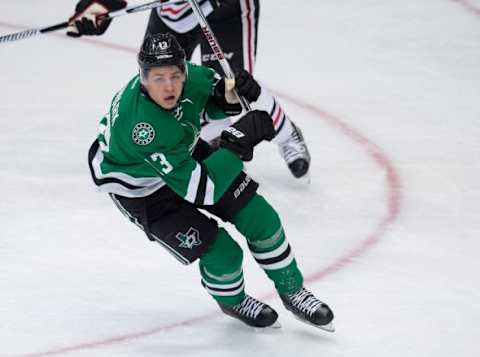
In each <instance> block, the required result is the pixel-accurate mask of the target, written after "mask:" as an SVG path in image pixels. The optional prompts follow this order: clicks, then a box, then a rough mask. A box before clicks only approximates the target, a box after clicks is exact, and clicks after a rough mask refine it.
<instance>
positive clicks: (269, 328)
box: [251, 320, 282, 332]
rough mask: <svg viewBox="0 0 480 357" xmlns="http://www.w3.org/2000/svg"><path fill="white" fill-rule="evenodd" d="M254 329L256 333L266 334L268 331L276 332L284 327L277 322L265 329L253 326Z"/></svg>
mask: <svg viewBox="0 0 480 357" xmlns="http://www.w3.org/2000/svg"><path fill="white" fill-rule="evenodd" d="M251 327H252V328H253V330H254V331H255V332H266V331H272V332H273V331H275V330H278V329H280V328H281V327H282V325H281V324H280V322H278V320H277V321H275V322H274V323H273V324H271V325H270V326H265V327H255V326H251Z"/></svg>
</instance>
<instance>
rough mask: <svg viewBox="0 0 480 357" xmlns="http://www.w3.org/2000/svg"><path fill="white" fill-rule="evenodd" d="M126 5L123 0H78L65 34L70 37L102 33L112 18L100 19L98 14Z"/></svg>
mask: <svg viewBox="0 0 480 357" xmlns="http://www.w3.org/2000/svg"><path fill="white" fill-rule="evenodd" d="M126 6H127V3H126V1H124V0H80V1H79V2H78V3H77V6H76V7H75V15H73V16H72V17H71V18H70V19H69V20H68V22H69V23H70V27H69V29H68V31H67V35H68V36H71V37H80V36H82V35H90V36H91V35H97V36H98V35H102V34H103V33H104V32H105V31H106V30H107V28H108V26H109V25H110V23H111V22H112V19H101V18H98V16H99V15H104V14H106V13H107V12H110V11H116V10H120V9H123V8H124V7H126Z"/></svg>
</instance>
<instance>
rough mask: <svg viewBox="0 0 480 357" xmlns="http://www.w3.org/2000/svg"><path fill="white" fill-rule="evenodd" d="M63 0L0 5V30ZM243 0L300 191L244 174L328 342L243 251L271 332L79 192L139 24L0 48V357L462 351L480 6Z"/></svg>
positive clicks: (261, 169)
mask: <svg viewBox="0 0 480 357" xmlns="http://www.w3.org/2000/svg"><path fill="white" fill-rule="evenodd" d="M74 3H75V1H65V0H63V1H60V0H44V1H38V0H22V1H6V0H1V1H0V34H7V33H11V32H16V31H19V30H22V29H25V28H31V27H36V26H46V25H51V24H55V23H57V22H61V21H64V20H65V19H66V17H68V16H69V15H70V13H71V11H72V8H73V6H74ZM261 3H262V16H261V24H260V33H259V40H258V41H259V50H258V59H257V66H256V76H257V77H258V78H259V79H260V80H261V81H262V82H263V83H264V84H265V85H266V86H267V87H268V88H270V89H271V90H273V91H276V92H277V93H278V94H279V99H280V101H281V102H282V104H283V106H284V108H285V110H286V111H287V112H288V114H289V115H290V117H291V118H292V120H293V121H295V122H296V123H298V124H299V125H300V127H301V128H302V129H303V132H304V134H305V137H306V140H307V142H308V144H309V147H310V151H311V153H312V156H313V161H312V168H311V183H310V185H306V184H304V183H300V182H297V181H295V180H294V179H293V178H292V177H291V175H290V173H289V172H288V170H287V168H286V166H285V164H284V162H283V161H282V159H281V158H280V157H279V155H278V154H277V152H276V148H275V147H273V146H272V145H269V144H262V145H261V146H260V147H259V148H258V149H257V150H256V157H255V159H254V161H253V163H251V164H249V165H248V171H249V172H250V173H251V174H252V175H253V177H254V178H256V179H257V180H258V181H259V182H260V184H261V189H260V190H261V193H262V194H264V195H265V196H266V197H267V199H268V200H269V201H270V202H271V203H272V205H274V207H276V208H277V210H278V211H279V213H280V215H281V217H282V220H283V224H284V226H285V230H286V232H287V237H288V238H289V240H290V243H291V245H292V247H293V249H294V252H295V255H296V257H297V259H298V262H299V265H300V267H301V268H302V270H303V272H304V274H305V277H306V280H307V286H308V287H309V288H310V289H311V290H313V291H314V292H315V293H316V294H317V295H318V296H319V297H320V298H322V299H323V300H325V301H326V302H328V303H329V304H330V306H331V307H332V308H333V309H334V311H335V314H336V318H335V323H336V328H337V331H336V332H335V333H334V334H328V333H326V332H322V331H320V330H316V329H314V328H312V327H309V326H307V325H304V324H301V323H300V322H298V321H297V320H295V319H294V318H293V317H292V316H291V315H290V314H289V313H287V312H286V311H285V309H284V308H283V307H282V306H281V302H280V299H279V298H278V297H277V296H276V295H275V293H274V290H273V286H272V284H271V283H270V282H269V281H268V280H267V278H266V276H265V275H264V273H263V272H262V271H261V270H260V269H259V267H258V266H256V264H255V262H254V261H253V259H252V258H251V256H250V255H249V254H248V253H247V254H245V264H244V266H245V277H246V284H247V291H248V292H249V293H251V294H252V295H254V296H256V297H259V298H263V299H265V301H267V302H268V303H269V304H271V305H272V306H273V307H275V308H276V309H277V311H278V312H279V313H280V321H281V323H282V325H283V327H282V329H280V330H276V331H272V330H270V331H254V330H252V329H250V328H247V327H245V326H243V325H242V324H240V323H239V322H237V321H235V320H232V319H229V318H228V317H225V316H224V315H222V314H221V313H220V312H219V310H218V308H217V307H216V305H215V303H214V302H213V301H212V299H211V298H210V297H209V296H208V294H207V293H206V292H205V291H204V290H203V288H202V287H201V286H200V282H199V274H198V271H197V266H196V265H195V264H194V265H192V266H189V267H184V266H181V265H180V264H178V263H177V261H176V260H174V259H173V258H172V257H171V256H170V255H168V254H167V253H166V252H165V251H164V250H162V248H161V247H160V246H158V245H155V244H154V243H151V242H149V241H148V240H147V239H146V238H144V236H143V234H142V233H141V232H140V231H139V230H138V229H137V228H136V227H135V226H134V225H132V224H130V223H129V222H128V221H127V220H126V219H124V218H123V217H122V216H121V214H120V213H119V212H118V211H117V210H116V209H115V208H114V206H113V205H112V203H111V202H110V201H109V199H108V198H107V197H106V196H105V195H102V194H98V193H96V192H95V190H94V188H93V185H92V182H91V180H90V177H89V173H88V167H87V163H86V152H87V149H88V146H89V144H90V142H91V141H92V140H93V139H94V137H95V135H96V132H97V127H98V121H99V119H100V118H101V116H102V115H103V114H104V112H106V110H107V108H108V105H109V102H110V100H111V98H112V96H113V94H114V93H115V92H116V91H117V90H119V89H120V88H121V87H122V86H123V85H124V84H125V83H126V82H127V81H128V80H129V78H130V77H131V76H133V75H134V74H135V72H136V59H135V51H136V48H138V46H139V43H140V41H141V39H142V36H143V31H144V28H145V24H146V19H147V15H148V14H146V13H144V14H137V15H130V16H126V17H122V18H119V19H117V20H116V21H114V23H113V25H112V26H111V28H110V29H109V31H108V32H107V34H106V35H105V36H102V37H99V38H95V39H87V40H74V39H70V38H66V37H65V36H64V35H62V34H58V33H57V34H55V35H45V36H40V37H36V38H32V39H29V40H24V41H18V42H15V43H8V44H2V45H0V78H1V86H0V98H1V99H0V100H1V101H0V124H1V131H0V187H1V188H2V195H1V196H2V199H1V200H0V223H1V225H0V227H1V228H0V356H2V357H4V356H78V357H83V356H95V357H96V356H101V357H104V356H112V357H124V356H128V357H140V356H141V357H153V356H155V357H157V356H177V357H181V356H196V357H198V356H202V357H203V356H205V357H207V356H208V357H214V356H234V357H240V356H242V357H244V356H256V357H267V356H269V357H271V356H275V357H277V356H282V357H283V356H285V357H289V356H308V357H313V356H315V357H316V356H328V357H337V356H338V357H339V356H342V357H344V356H345V357H346V356H348V357H351V356H363V357H366V356H368V357H373V356H382V357H383V356H393V357H419V356H422V357H426V356H432V357H433V356H434V357H452V356H456V357H460V356H461V357H474V356H478V355H479V354H480V345H479V341H478V339H479V337H480V278H479V272H480V259H479V255H480V240H479V235H480V166H479V165H480V124H479V120H480V0H457V1H453V0H421V1H419V0H401V1H400V0H392V1H385V0H364V1H353V0H341V1H339V0H322V1H318V0H303V1H286V0H276V1H273V0H265V1H262V2H261ZM293 15H294V16H293ZM235 236H236V238H237V239H238V241H239V243H240V244H241V245H242V247H244V248H246V246H245V244H244V242H243V239H242V237H240V236H238V235H235Z"/></svg>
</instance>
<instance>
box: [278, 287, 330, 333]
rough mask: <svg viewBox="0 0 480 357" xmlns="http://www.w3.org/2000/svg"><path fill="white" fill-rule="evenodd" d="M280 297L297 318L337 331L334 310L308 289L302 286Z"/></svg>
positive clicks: (327, 329) (324, 328)
mask: <svg viewBox="0 0 480 357" xmlns="http://www.w3.org/2000/svg"><path fill="white" fill-rule="evenodd" d="M280 298H281V299H282V301H283V305H285V307H286V308H287V310H289V311H291V312H292V313H293V315H294V316H295V317H296V318H297V319H299V320H301V321H303V322H307V323H309V324H310V325H313V326H315V327H318V328H321V329H323V330H326V331H328V332H334V331H335V327H334V326H333V322H332V320H333V312H332V310H331V309H330V308H329V307H328V305H327V304H325V303H323V302H322V301H320V300H319V299H317V298H316V297H315V296H314V295H313V294H312V293H311V292H310V291H308V290H307V289H305V288H302V289H300V291H298V292H296V293H294V294H280Z"/></svg>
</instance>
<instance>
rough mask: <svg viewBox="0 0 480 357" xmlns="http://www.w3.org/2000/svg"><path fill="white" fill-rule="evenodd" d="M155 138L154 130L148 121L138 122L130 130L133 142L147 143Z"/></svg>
mask: <svg viewBox="0 0 480 357" xmlns="http://www.w3.org/2000/svg"><path fill="white" fill-rule="evenodd" d="M154 138H155V130H154V129H153V127H152V126H151V125H150V124H148V123H138V124H137V125H135V127H134V128H133V130H132V139H133V141H134V142H135V144H138V145H148V144H150V143H151V142H152V141H153V139H154Z"/></svg>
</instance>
